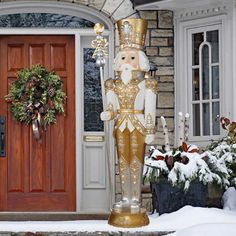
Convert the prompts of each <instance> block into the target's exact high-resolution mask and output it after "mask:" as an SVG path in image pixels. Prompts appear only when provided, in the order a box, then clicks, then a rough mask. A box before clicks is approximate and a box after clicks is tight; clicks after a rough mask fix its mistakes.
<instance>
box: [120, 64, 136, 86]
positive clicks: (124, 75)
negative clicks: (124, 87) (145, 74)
mask: <svg viewBox="0 0 236 236" xmlns="http://www.w3.org/2000/svg"><path fill="white" fill-rule="evenodd" d="M133 69H134V68H133V67H132V66H131V65H129V64H123V65H122V66H121V79H122V81H123V82H124V83H125V84H128V83H129V81H130V80H131V78H132V70H133Z"/></svg>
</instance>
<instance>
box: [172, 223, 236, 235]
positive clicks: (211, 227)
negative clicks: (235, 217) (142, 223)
mask: <svg viewBox="0 0 236 236" xmlns="http://www.w3.org/2000/svg"><path fill="white" fill-rule="evenodd" d="M206 235H208V236H222V235H225V236H235V235H236V224H201V225H195V226H192V227H189V228H186V229H182V230H179V231H177V232H176V233H173V234H169V235H168V236H206Z"/></svg>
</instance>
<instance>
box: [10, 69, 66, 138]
mask: <svg viewBox="0 0 236 236" xmlns="http://www.w3.org/2000/svg"><path fill="white" fill-rule="evenodd" d="M5 99H6V101H8V102H10V103H11V105H10V111H11V112H12V114H13V118H14V119H15V120H17V121H20V122H22V123H24V124H26V125H30V124H32V127H33V131H34V134H35V136H36V138H39V137H38V136H39V132H38V130H39V128H40V127H41V126H42V127H43V128H44V129H46V126H47V125H49V124H52V123H56V116H57V115H58V114H63V113H64V104H65V99H66V95H65V93H64V92H63V81H62V79H61V78H60V77H59V76H58V75H56V74H55V72H51V71H47V70H46V69H45V68H44V67H43V66H42V65H34V66H32V67H31V68H29V69H22V70H20V71H19V72H17V80H16V81H15V82H13V84H12V85H11V88H10V91H9V94H8V95H6V96H5Z"/></svg>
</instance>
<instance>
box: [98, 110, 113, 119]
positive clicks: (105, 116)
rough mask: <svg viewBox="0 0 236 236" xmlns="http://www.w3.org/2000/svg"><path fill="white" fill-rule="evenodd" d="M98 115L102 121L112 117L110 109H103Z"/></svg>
mask: <svg viewBox="0 0 236 236" xmlns="http://www.w3.org/2000/svg"><path fill="white" fill-rule="evenodd" d="M100 117H101V120H102V121H108V120H111V119H112V114H111V112H110V111H103V112H102V113H101V114H100Z"/></svg>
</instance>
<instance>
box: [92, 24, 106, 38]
mask: <svg viewBox="0 0 236 236" xmlns="http://www.w3.org/2000/svg"><path fill="white" fill-rule="evenodd" d="M93 29H94V31H95V33H96V34H98V35H101V34H102V33H103V31H104V24H102V23H96V24H95V25H94V27H93Z"/></svg>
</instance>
